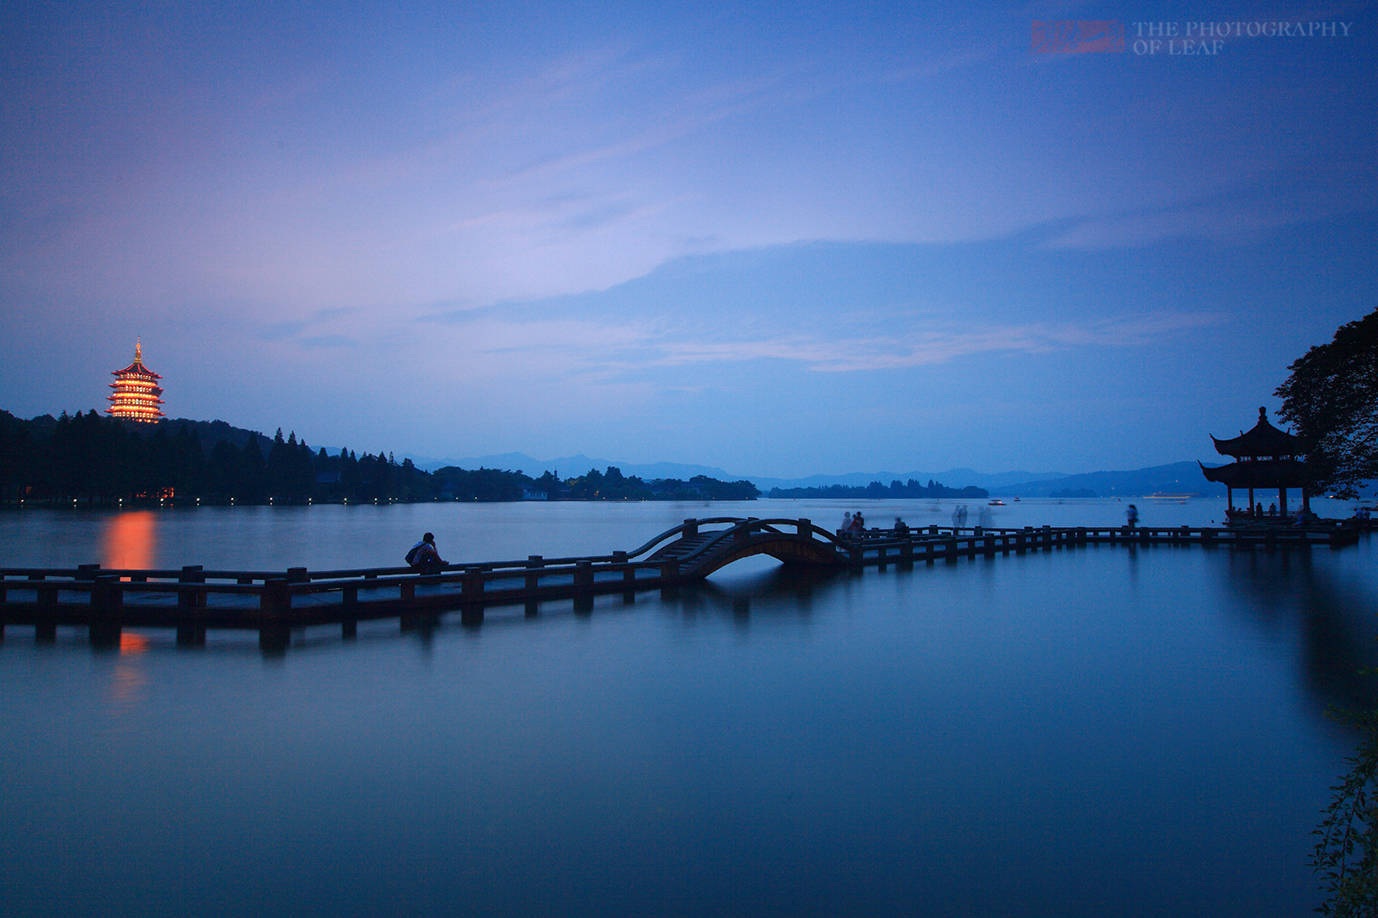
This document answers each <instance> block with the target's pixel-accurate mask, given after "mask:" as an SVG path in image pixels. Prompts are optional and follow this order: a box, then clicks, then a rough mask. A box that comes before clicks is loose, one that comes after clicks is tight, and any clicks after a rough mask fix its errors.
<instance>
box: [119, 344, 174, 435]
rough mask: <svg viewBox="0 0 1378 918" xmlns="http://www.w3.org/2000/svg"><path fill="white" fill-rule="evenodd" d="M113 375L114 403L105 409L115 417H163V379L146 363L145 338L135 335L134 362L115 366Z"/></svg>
mask: <svg viewBox="0 0 1378 918" xmlns="http://www.w3.org/2000/svg"><path fill="white" fill-rule="evenodd" d="M111 375H113V376H114V377H115V381H114V382H112V383H111V384H110V388H112V389H114V390H115V391H114V392H113V393H112V394H111V395H109V396H108V398H109V400H110V407H109V408H106V409H105V412H106V414H109V415H110V416H111V417H112V418H126V419H128V420H131V421H147V422H149V423H152V422H154V421H160V420H162V418H163V410H162V408H161V407H159V406H161V405H162V404H163V400H162V398H160V396H161V395H162V394H163V390H162V389H161V388H160V387H159V386H158V380H160V379H162V377H161V376H159V375H158V374H157V373H154V372H153V371H152V370H150V369H149V368H148V367H146V366H144V355H143V341H142V340H140V339H135V342H134V362H133V363H131V364H130V365H129V366H127V367H125V368H124V369H123V370H114V371H112V373H111Z"/></svg>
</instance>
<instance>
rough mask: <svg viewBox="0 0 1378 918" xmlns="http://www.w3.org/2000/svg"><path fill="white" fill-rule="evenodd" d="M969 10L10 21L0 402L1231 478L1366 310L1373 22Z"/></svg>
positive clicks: (5, 20)
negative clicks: (1249, 434) (1200, 468)
mask: <svg viewBox="0 0 1378 918" xmlns="http://www.w3.org/2000/svg"><path fill="white" fill-rule="evenodd" d="M958 6H959V5H957V4H951V3H925V2H909V3H864V4H862V3H855V4H852V3H844V2H837V0H832V2H827V3H816V4H815V3H809V2H791V3H745V4H705V3H685V4H677V3H664V2H658V3H655V4H650V3H645V4H641V3H616V2H606V3H577V2H555V3H544V2H530V3H518V2H504V3H485V2H464V3H455V2H441V3H407V2H390V3H386V4H383V3H376V4H375V3H359V4H339V3H287V4H280V3H256V2H245V0H240V2H234V3H214V2H206V3H195V4H192V3H178V2H156V3H152V2H150V3H141V2H129V3H121V4H110V3H106V2H102V3H96V4H88V3H82V2H68V3H52V4H48V3H33V2H28V0H8V2H7V3H5V4H3V5H0V335H3V340H4V342H5V357H4V359H3V361H0V408H2V409H4V410H7V411H9V412H11V413H13V414H15V415H18V416H20V417H34V416H36V415H40V414H45V413H51V414H57V413H59V412H61V411H64V410H65V411H68V412H72V411H79V410H80V411H85V410H89V409H92V408H95V409H97V410H103V409H104V407H105V405H106V402H105V397H106V395H107V394H108V392H109V389H108V384H109V383H110V382H111V380H112V377H111V376H110V373H111V371H112V370H117V369H121V368H123V367H124V366H125V365H127V364H128V363H129V362H130V360H131V359H132V357H133V352H134V345H135V341H136V339H140V340H141V341H142V347H143V356H144V360H145V363H146V364H147V365H148V366H149V367H150V368H151V369H152V370H154V371H155V372H157V373H159V374H161V375H162V376H163V386H164V388H165V394H164V399H165V401H166V404H165V406H164V409H165V411H166V412H167V414H168V415H169V416H172V417H188V418H196V419H203V420H213V419H222V420H225V421H228V422H229V423H231V424H234V425H237V426H241V427H248V428H251V429H257V430H262V431H265V432H267V433H269V434H271V433H272V432H273V431H274V430H275V429H277V428H282V429H283V430H284V431H293V432H295V433H296V434H297V435H298V437H299V438H301V439H304V440H306V441H307V442H308V443H309V444H311V445H313V446H318V445H327V446H331V447H341V446H347V447H350V448H353V449H354V450H355V451H356V452H359V453H362V452H365V451H368V452H375V453H376V452H378V451H388V452H395V453H396V454H397V455H398V456H399V457H400V456H402V455H412V456H418V457H434V458H443V457H464V456H482V455H490V454H498V453H505V452H514V451H515V452H524V453H527V454H530V455H532V456H535V457H537V458H542V459H544V458H552V457H557V456H564V455H570V454H574V453H583V454H587V455H590V456H598V457H606V458H608V459H610V460H614V461H620V462H625V463H643V462H657V461H669V462H683V463H695V464H703V465H709V466H715V467H718V468H722V469H725V470H728V471H729V472H731V473H733V474H736V475H743V476H748V475H754V476H777V477H794V476H804V475H811V474H842V473H847V472H857V471H868V470H873V469H875V470H879V469H886V470H892V471H895V472H902V471H907V470H941V469H946V468H952V467H959V466H962V467H971V468H975V469H978V470H980V471H983V472H999V471H1009V470H1033V471H1057V472H1065V473H1075V472H1084V471H1094V470H1099V469H1133V468H1140V467H1144V466H1151V465H1157V464H1163V463H1167V462H1175V461H1181V460H1185V459H1195V458H1199V459H1203V460H1206V461H1208V462H1210V461H1216V460H1219V459H1220V457H1217V456H1215V455H1214V451H1213V449H1212V448H1211V444H1210V439H1209V436H1208V435H1210V434H1214V435H1216V436H1220V437H1224V436H1231V435H1234V434H1237V433H1238V432H1239V430H1240V429H1242V428H1248V427H1250V426H1252V424H1253V423H1254V420H1255V419H1256V418H1257V414H1258V407H1259V406H1260V405H1262V406H1267V407H1269V409H1270V411H1276V409H1277V407H1278V402H1277V400H1276V399H1275V398H1274V396H1273V395H1272V393H1273V390H1274V389H1275V388H1276V387H1277V385H1278V384H1279V383H1281V382H1282V381H1283V380H1284V379H1285V378H1286V375H1287V366H1288V364H1289V363H1291V362H1292V361H1293V360H1295V359H1296V358H1297V357H1300V356H1301V355H1302V354H1303V353H1304V352H1305V351H1306V349H1307V348H1308V347H1310V346H1312V345H1316V344H1322V343H1325V342H1326V341H1329V340H1330V338H1331V336H1332V335H1333V333H1334V331H1335V329H1336V328H1337V327H1338V326H1339V325H1340V324H1343V323H1344V322H1348V321H1353V320H1355V319H1358V318H1360V317H1362V316H1363V315H1365V314H1367V313H1368V312H1370V311H1372V310H1373V309H1374V308H1375V307H1378V259H1375V255H1374V253H1375V252H1378V232H1376V230H1378V53H1376V52H1378V10H1376V9H1375V5H1374V4H1372V3H1345V2H1338V3H1329V4H1325V3H1316V4H1303V3H1271V4H1270V3H1257V2H1251V3H1247V4H1245V3H1238V4H1234V5H1230V4H1221V3H1209V4H1207V3H1204V2H1200V0H1196V2H1193V3H1150V2H1143V3H1138V2H1134V3H1105V4H1084V3H1082V4H1075V3H1074V4H1060V3H1039V2H1034V3H1016V4H998V3H992V4H977V5H973V6H974V8H973V9H959V8H958ZM1050 22H1058V23H1078V22H1083V23H1084V22H1102V23H1105V22H1109V23H1111V24H1112V25H1111V33H1110V34H1111V35H1112V36H1114V35H1122V36H1123V41H1122V42H1121V43H1120V44H1119V46H1118V48H1115V47H1113V46H1112V47H1110V48H1107V46H1106V44H1105V43H1104V42H1101V43H1099V44H1097V43H1096V42H1095V36H1096V35H1098V34H1102V33H1103V29H1102V31H1101V32H1097V31H1095V28H1096V27H1094V26H1085V25H1084V26H1079V27H1078V26H1071V27H1063V28H1062V29H1061V30H1051V31H1050V30H1049V28H1048V27H1047V26H1044V25H1042V24H1044V23H1050ZM1049 35H1053V36H1056V37H1057V40H1056V41H1052V42H1050V41H1048V36H1049ZM1036 42H1037V44H1036ZM1074 51H1079V52H1080V53H1072V52H1074ZM1191 51H1197V52H1199V51H1209V52H1211V53H1205V54H1202V53H1186V52H1191ZM952 484H960V482H952Z"/></svg>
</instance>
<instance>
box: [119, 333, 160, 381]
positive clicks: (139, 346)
mask: <svg viewBox="0 0 1378 918" xmlns="http://www.w3.org/2000/svg"><path fill="white" fill-rule="evenodd" d="M110 375H112V376H146V377H148V378H149V379H162V378H163V377H161V376H159V375H158V374H157V373H154V372H153V371H152V370H150V369H149V368H148V367H146V366H144V343H143V341H135V342H134V362H133V363H131V364H130V365H129V366H127V367H125V368H124V369H123V370H111V371H110Z"/></svg>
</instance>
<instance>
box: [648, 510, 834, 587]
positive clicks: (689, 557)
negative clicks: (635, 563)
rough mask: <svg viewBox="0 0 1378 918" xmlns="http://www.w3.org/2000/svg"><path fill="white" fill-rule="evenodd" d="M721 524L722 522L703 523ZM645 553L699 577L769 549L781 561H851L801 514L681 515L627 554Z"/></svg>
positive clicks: (820, 564) (682, 576)
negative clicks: (769, 516)
mask: <svg viewBox="0 0 1378 918" xmlns="http://www.w3.org/2000/svg"><path fill="white" fill-rule="evenodd" d="M711 526H722V527H724V528H708V527H711ZM643 555H644V556H645V560H647V561H650V562H654V563H660V564H663V565H666V566H667V567H671V568H673V569H674V570H675V572H676V576H677V577H678V578H680V579H683V580H700V579H703V578H704V577H707V576H708V575H709V574H712V573H713V572H714V571H718V570H721V569H722V568H724V567H726V566H727V565H729V564H732V563H733V562H735V561H740V560H742V559H743V558H749V557H751V556H753V555H770V556H771V557H773V558H775V559H776V560H778V561H780V562H781V563H782V564H787V565H801V566H809V567H840V566H843V565H846V564H849V563H851V562H852V557H851V553H850V550H849V549H847V548H846V547H844V546H843V545H842V544H841V543H840V542H839V541H838V539H837V537H836V536H834V535H833V534H832V533H831V532H828V531H827V530H825V529H821V528H819V527H818V526H815V525H813V523H812V522H811V521H809V520H807V519H797V520H786V519H758V518H756V517H747V518H745V519H743V518H741V517H717V518H713V519H706V520H685V521H684V523H683V524H681V525H679V526H676V527H673V528H672V529H667V530H666V531H665V532H663V533H661V534H660V535H658V536H656V537H655V538H654V539H652V540H651V541H649V542H647V543H646V544H645V545H643V546H641V547H640V548H638V549H637V550H636V551H634V552H629V553H628V557H629V558H635V557H639V556H643Z"/></svg>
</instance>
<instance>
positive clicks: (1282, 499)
mask: <svg viewBox="0 0 1378 918" xmlns="http://www.w3.org/2000/svg"><path fill="white" fill-rule="evenodd" d="M1286 515H1287V489H1286V488H1278V516H1286Z"/></svg>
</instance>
